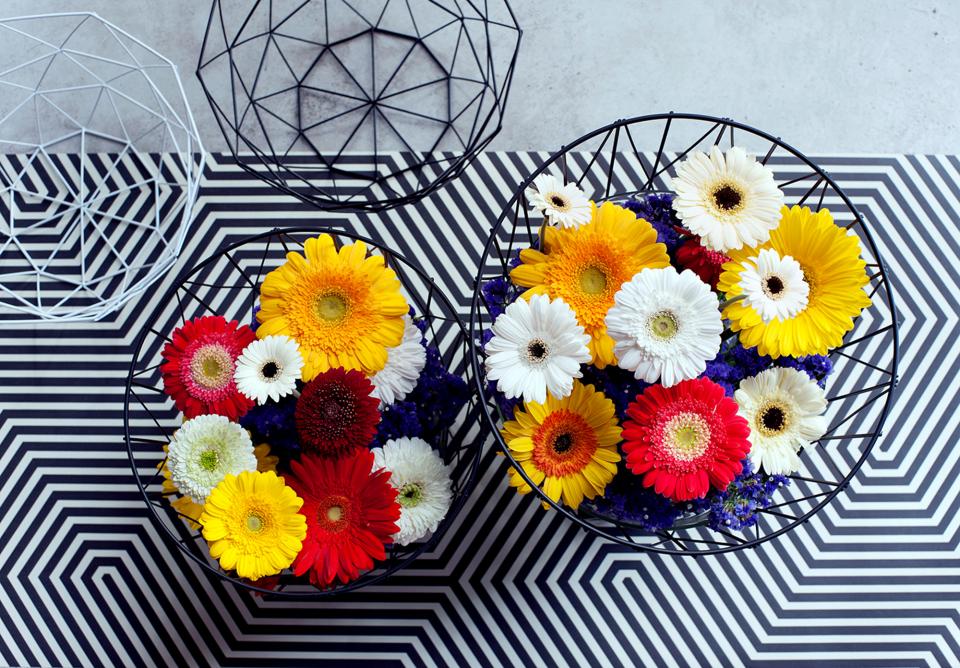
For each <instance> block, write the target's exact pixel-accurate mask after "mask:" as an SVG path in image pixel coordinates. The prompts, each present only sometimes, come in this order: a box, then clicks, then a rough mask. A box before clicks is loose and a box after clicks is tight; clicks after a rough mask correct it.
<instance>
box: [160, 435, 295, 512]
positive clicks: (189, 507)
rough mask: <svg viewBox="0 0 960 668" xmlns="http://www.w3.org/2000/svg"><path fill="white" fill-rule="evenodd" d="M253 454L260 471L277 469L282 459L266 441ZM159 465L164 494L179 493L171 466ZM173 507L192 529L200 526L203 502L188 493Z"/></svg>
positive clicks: (164, 448) (179, 498) (172, 504)
mask: <svg viewBox="0 0 960 668" xmlns="http://www.w3.org/2000/svg"><path fill="white" fill-rule="evenodd" d="M163 451H164V452H166V451H167V446H163ZM253 454H254V456H255V457H256V458H257V470H258V471H276V470H277V463H278V462H279V461H280V458H279V457H277V456H276V455H271V454H270V446H269V445H268V444H266V443H261V444H260V445H258V446H256V447H255V448H254V449H253ZM157 466H162V470H161V473H163V491H162V494H163V496H173V495H175V494H179V490H177V486H176V485H174V484H173V480H172V478H171V476H170V468H169V467H168V466H167V465H166V463H165V462H161V463H160V464H158V465H157ZM170 505H171V507H173V509H174V510H176V511H177V513H179V515H180V516H181V517H183V518H184V519H185V520H186V521H187V525H188V526H189V527H190V528H191V529H199V528H200V524H199V521H200V514H201V513H202V512H203V504H200V503H197V502H196V501H194V500H193V499H191V498H190V497H189V496H187V495H186V494H184V495H182V496H178V497H177V498H176V499H174V500H173V501H171V502H170Z"/></svg>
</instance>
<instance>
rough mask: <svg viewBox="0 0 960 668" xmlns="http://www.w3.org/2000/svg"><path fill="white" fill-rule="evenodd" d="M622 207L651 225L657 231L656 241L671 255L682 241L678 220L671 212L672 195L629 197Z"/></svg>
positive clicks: (656, 194)
mask: <svg viewBox="0 0 960 668" xmlns="http://www.w3.org/2000/svg"><path fill="white" fill-rule="evenodd" d="M623 206H624V207H625V208H627V209H630V210H631V211H633V212H634V213H635V214H637V218H643V219H644V220H645V221H647V222H648V223H650V224H651V225H653V229H655V230H656V231H657V241H659V242H660V243H662V244H665V245H666V247H667V251H668V252H669V253H670V254H671V255H673V252H674V251H675V250H677V247H678V246H679V245H680V244H681V243H682V242H683V240H684V239H683V235H682V234H681V233H680V232H678V231H677V228H678V227H679V226H680V219H679V218H677V215H676V214H675V213H674V211H673V195H671V194H669V193H663V194H659V193H654V194H651V195H643V196H639V197H631V198H630V199H628V200H627V201H625V202H624V203H623Z"/></svg>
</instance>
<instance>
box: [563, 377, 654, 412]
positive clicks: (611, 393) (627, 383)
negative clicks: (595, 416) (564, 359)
mask: <svg viewBox="0 0 960 668" xmlns="http://www.w3.org/2000/svg"><path fill="white" fill-rule="evenodd" d="M581 371H582V373H583V378H581V379H580V382H582V383H583V384H585V385H593V387H594V388H595V389H597V390H600V391H601V392H603V393H604V395H606V397H607V398H608V399H610V400H611V401H613V406H614V409H615V410H616V413H617V418H619V419H620V420H621V421H623V420H625V419H626V417H627V406H629V405H630V402H632V401H633V400H634V399H636V398H637V395H638V394H640V393H642V392H643V391H644V390H645V389H647V388H648V387H650V384H649V383H645V382H643V381H642V380H637V379H636V378H635V377H634V375H633V372H632V371H627V370H626V369H621V368H620V367H618V366H614V365H612V364H611V365H608V366H607V367H606V368H604V369H598V368H597V367H595V366H592V365H589V364H586V365H584V366H582V367H581Z"/></svg>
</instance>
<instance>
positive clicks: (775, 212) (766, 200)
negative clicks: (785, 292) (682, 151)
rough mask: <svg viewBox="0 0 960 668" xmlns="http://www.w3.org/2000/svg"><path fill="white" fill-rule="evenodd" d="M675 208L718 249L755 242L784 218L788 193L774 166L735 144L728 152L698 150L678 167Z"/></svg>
mask: <svg viewBox="0 0 960 668" xmlns="http://www.w3.org/2000/svg"><path fill="white" fill-rule="evenodd" d="M671 188H672V189H673V191H674V192H675V193H676V195H677V196H676V197H675V198H674V200H673V209H674V211H676V212H677V216H678V217H679V218H680V220H682V221H683V225H684V227H686V228H687V229H688V230H690V231H691V232H693V233H694V234H697V235H699V236H700V239H701V242H702V243H703V244H704V245H705V246H707V247H708V248H710V249H711V250H715V251H721V252H722V251H727V250H730V249H732V248H741V247H742V246H744V245H747V246H756V245H757V244H761V243H763V242H764V241H766V240H767V239H768V238H770V230H772V229H774V228H775V227H776V226H777V223H778V222H779V221H780V207H781V205H782V204H783V192H782V191H781V190H780V188H778V187H777V184H776V182H775V181H774V178H773V170H771V169H769V168H768V167H765V166H764V165H761V164H760V163H759V162H757V160H756V159H755V158H754V157H752V156H750V155H747V153H746V152H745V151H744V150H743V149H742V148H738V147H736V146H734V147H733V148H731V149H729V150H728V151H727V153H726V155H724V154H723V153H722V152H721V151H720V149H719V148H717V147H716V146H713V147H711V148H710V153H709V154H707V153H702V152H700V151H696V152H693V153H691V154H690V155H688V156H687V159H686V160H684V161H683V162H682V163H680V165H679V166H678V167H677V175H676V176H675V177H674V178H673V179H672V181H671Z"/></svg>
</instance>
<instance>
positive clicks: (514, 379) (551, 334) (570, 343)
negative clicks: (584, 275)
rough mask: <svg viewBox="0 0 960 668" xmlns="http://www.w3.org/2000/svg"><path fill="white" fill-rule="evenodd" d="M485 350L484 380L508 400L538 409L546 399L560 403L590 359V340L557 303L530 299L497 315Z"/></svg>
mask: <svg viewBox="0 0 960 668" xmlns="http://www.w3.org/2000/svg"><path fill="white" fill-rule="evenodd" d="M492 331H493V338H492V339H490V341H489V342H488V343H487V345H486V352H487V360H486V367H487V378H488V379H489V380H493V381H496V382H497V389H499V390H500V391H501V392H503V393H504V395H506V396H507V397H509V398H511V399H515V398H518V397H523V400H524V401H535V402H537V403H543V402H545V401H546V400H547V393H548V392H549V393H550V394H551V395H553V396H554V397H556V398H557V399H561V398H563V397H565V396H567V395H568V394H570V392H571V391H572V390H573V379H574V378H580V377H581V373H580V365H581V364H585V363H586V362H589V361H590V359H591V355H590V349H589V347H588V344H589V343H590V337H589V336H588V335H587V334H586V333H584V330H583V326H581V325H580V324H579V323H578V322H577V316H576V314H575V313H574V312H573V309H571V308H570V307H569V306H567V303H566V302H565V301H563V300H562V299H559V298H558V299H553V300H551V299H550V298H549V297H548V296H547V295H533V296H531V297H530V300H529V301H527V300H525V299H518V300H517V301H515V302H514V303H512V304H510V306H508V307H507V309H506V311H504V312H503V313H502V314H500V317H498V318H497V319H496V321H495V322H494V323H493V327H492Z"/></svg>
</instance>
